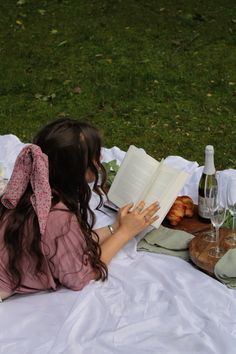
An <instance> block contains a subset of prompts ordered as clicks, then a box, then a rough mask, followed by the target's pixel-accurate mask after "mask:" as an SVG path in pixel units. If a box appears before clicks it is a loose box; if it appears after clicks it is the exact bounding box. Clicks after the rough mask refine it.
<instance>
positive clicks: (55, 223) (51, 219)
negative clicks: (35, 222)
mask: <svg viewBox="0 0 236 354" xmlns="http://www.w3.org/2000/svg"><path fill="white" fill-rule="evenodd" d="M71 224H73V225H74V224H77V227H78V228H80V226H79V222H78V220H77V218H76V216H75V214H73V213H72V212H71V211H70V210H69V209H68V208H67V206H66V205H65V204H64V203H62V202H59V203H57V204H55V205H54V206H53V207H52V208H51V210H50V213H49V216H48V220H47V227H46V232H47V233H50V234H55V235H57V234H61V233H62V231H63V233H67V232H68V231H69V230H70V228H71V226H72V225H71Z"/></svg>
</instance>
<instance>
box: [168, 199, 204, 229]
mask: <svg viewBox="0 0 236 354" xmlns="http://www.w3.org/2000/svg"><path fill="white" fill-rule="evenodd" d="M162 225H163V226H166V227H170V228H171V229H176V230H183V231H186V232H189V233H190V234H193V235H195V234H197V233H199V232H203V231H206V230H209V229H210V228H211V224H210V222H203V221H201V220H200V219H199V217H198V212H197V205H194V213H193V217H191V218H187V217H184V218H183V220H182V221H181V222H180V223H179V224H178V225H177V226H172V225H170V223H169V221H168V220H167V219H164V221H163V223H162Z"/></svg>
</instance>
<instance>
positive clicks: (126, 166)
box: [108, 145, 159, 207]
mask: <svg viewBox="0 0 236 354" xmlns="http://www.w3.org/2000/svg"><path fill="white" fill-rule="evenodd" d="M158 166H159V162H158V161H156V160H155V159H153V158H152V157H151V156H149V155H148V154H146V153H145V151H144V150H142V149H138V148H136V147H135V146H133V145H131V146H130V147H129V149H128V151H127V153H126V155H125V158H124V160H123V161H122V164H121V166H120V168H119V170H118V172H117V175H116V177H115V179H114V181H113V183H112V185H111V188H110V190H109V192H108V198H109V199H110V200H111V201H112V202H113V203H115V204H116V205H117V206H118V207H122V206H124V205H126V204H128V203H134V205H135V204H136V203H137V202H138V201H139V200H140V196H141V195H142V192H143V190H145V189H146V188H147V186H148V185H149V184H150V181H151V180H152V179H153V175H154V174H155V172H156V170H157V168H158Z"/></svg>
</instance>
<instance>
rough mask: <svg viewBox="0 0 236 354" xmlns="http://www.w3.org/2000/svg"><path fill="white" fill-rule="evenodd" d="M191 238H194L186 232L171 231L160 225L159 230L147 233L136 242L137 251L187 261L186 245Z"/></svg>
mask: <svg viewBox="0 0 236 354" xmlns="http://www.w3.org/2000/svg"><path fill="white" fill-rule="evenodd" d="M193 238H194V236H193V235H191V234H189V233H188V232H185V231H181V230H173V229H169V228H167V227H164V226H162V225H160V227H159V229H154V230H152V231H151V232H149V233H147V234H146V235H145V236H144V238H143V239H142V240H140V241H139V242H138V245H137V250H138V251H147V252H154V253H162V254H167V255H169V256H176V257H180V258H182V259H184V260H186V261H188V260H189V252H188V245H189V242H190V241H191V240H192V239H193Z"/></svg>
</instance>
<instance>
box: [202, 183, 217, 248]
mask: <svg viewBox="0 0 236 354" xmlns="http://www.w3.org/2000/svg"><path fill="white" fill-rule="evenodd" d="M217 193H218V187H217V185H212V186H211V187H207V184H206V183H205V188H204V197H205V208H206V213H207V214H208V215H209V217H210V220H211V217H212V214H213V210H214V207H215V205H216V198H217ZM215 236H216V235H215V232H214V227H213V223H212V220H211V229H210V230H209V231H207V232H206V233H205V236H204V239H205V240H206V241H208V242H215V241H216V237H215Z"/></svg>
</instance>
